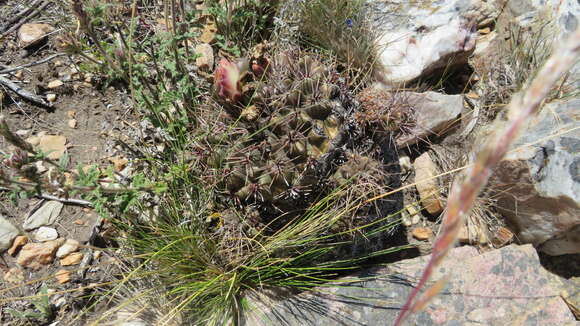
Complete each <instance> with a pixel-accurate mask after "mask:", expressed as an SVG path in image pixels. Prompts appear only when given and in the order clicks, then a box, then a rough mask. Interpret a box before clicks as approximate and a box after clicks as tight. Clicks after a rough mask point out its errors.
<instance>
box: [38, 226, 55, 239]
mask: <svg viewBox="0 0 580 326" xmlns="http://www.w3.org/2000/svg"><path fill="white" fill-rule="evenodd" d="M57 238H58V232H56V230H55V229H54V228H49V227H47V226H41V227H39V228H38V230H36V232H35V233H34V239H35V240H36V241H40V242H45V241H51V240H56V239H57Z"/></svg>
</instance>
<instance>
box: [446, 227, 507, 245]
mask: <svg viewBox="0 0 580 326" xmlns="http://www.w3.org/2000/svg"><path fill="white" fill-rule="evenodd" d="M457 240H458V241H459V243H469V244H486V243H487V242H488V241H489V240H488V237H487V235H486V231H484V230H483V229H482V227H481V226H480V225H476V224H475V223H471V222H467V225H466V224H463V225H462V226H461V229H459V234H458V235H457ZM504 244H505V243H504Z"/></svg>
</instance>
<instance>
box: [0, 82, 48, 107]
mask: <svg viewBox="0 0 580 326" xmlns="http://www.w3.org/2000/svg"><path fill="white" fill-rule="evenodd" d="M0 85H4V86H6V87H7V88H8V89H10V90H11V91H13V92H14V93H16V94H18V96H20V97H22V98H24V99H26V100H28V101H30V102H32V103H35V104H37V105H40V106H43V107H47V108H51V107H52V105H51V104H50V103H49V102H47V101H45V100H44V99H43V98H42V97H40V96H38V95H34V94H32V93H31V92H29V91H27V90H25V89H24V88H22V87H20V86H18V85H16V83H14V82H13V81H11V80H10V79H7V78H4V77H2V76H0Z"/></svg>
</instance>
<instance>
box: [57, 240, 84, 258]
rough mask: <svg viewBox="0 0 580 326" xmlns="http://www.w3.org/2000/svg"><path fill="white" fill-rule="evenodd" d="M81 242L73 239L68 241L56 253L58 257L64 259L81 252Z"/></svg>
mask: <svg viewBox="0 0 580 326" xmlns="http://www.w3.org/2000/svg"><path fill="white" fill-rule="evenodd" d="M79 245H80V244H79V242H78V241H77V240H73V239H67V240H66V241H65V243H64V244H63V245H62V246H61V247H60V248H58V250H57V251H56V257H58V258H63V257H64V256H66V255H68V254H70V253H73V252H75V251H77V250H79Z"/></svg>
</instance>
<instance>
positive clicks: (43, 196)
mask: <svg viewBox="0 0 580 326" xmlns="http://www.w3.org/2000/svg"><path fill="white" fill-rule="evenodd" d="M13 190H14V189H10V188H6V187H0V191H13ZM35 197H36V198H39V199H46V200H55V201H59V202H61V203H63V204H70V205H78V206H84V207H93V204H91V202H90V201H87V200H82V199H74V198H62V197H57V196H53V195H48V194H38V195H35Z"/></svg>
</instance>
